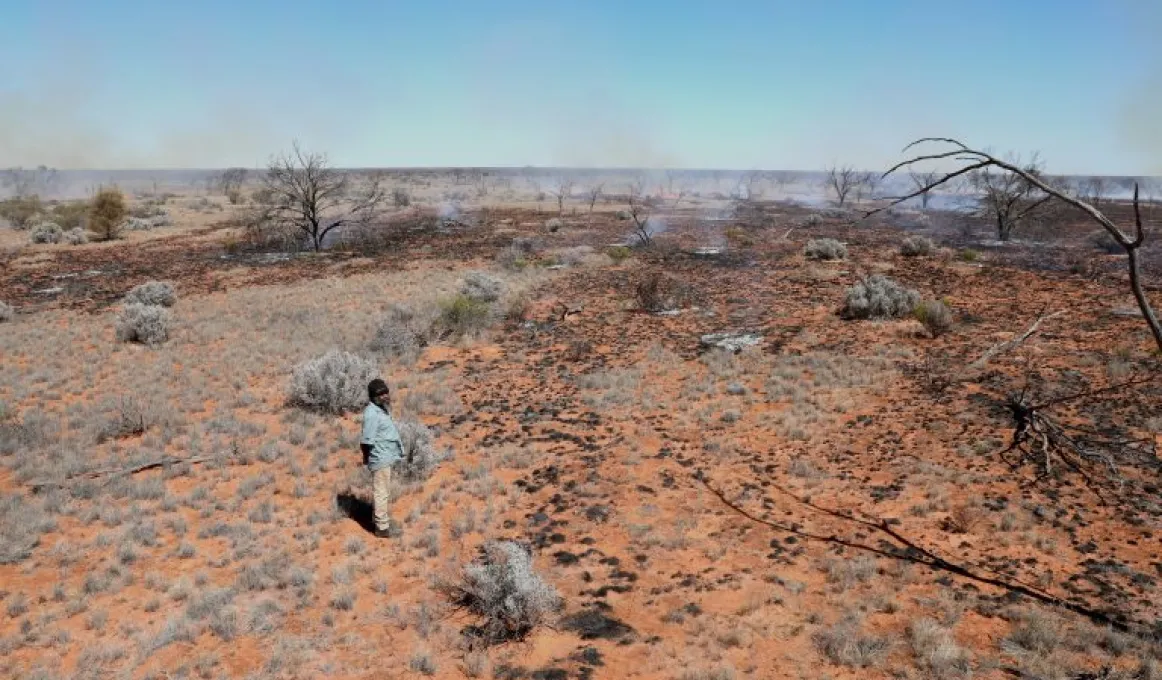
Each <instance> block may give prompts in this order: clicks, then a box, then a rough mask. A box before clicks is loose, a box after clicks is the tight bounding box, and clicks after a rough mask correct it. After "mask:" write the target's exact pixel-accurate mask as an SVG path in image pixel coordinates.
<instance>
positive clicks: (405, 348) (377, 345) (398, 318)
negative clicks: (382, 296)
mask: <svg viewBox="0 0 1162 680" xmlns="http://www.w3.org/2000/svg"><path fill="white" fill-rule="evenodd" d="M432 321H433V319H432V317H431V315H430V314H421V313H419V312H417V311H416V309H415V308H414V307H411V306H409V305H402V304H393V305H391V306H390V307H388V308H387V313H386V314H385V315H384V318H383V321H381V322H380V324H379V327H378V328H377V329H376V330H375V337H374V338H372V340H371V351H373V352H379V353H381V354H384V355H386V356H389V357H395V358H402V359H405V360H414V359H415V358H416V357H417V356H418V355H419V353H420V351H421V350H422V349H423V348H424V347H426V346H427V345H428V337H429V334H430V333H431V328H432Z"/></svg>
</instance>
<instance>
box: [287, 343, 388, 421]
mask: <svg viewBox="0 0 1162 680" xmlns="http://www.w3.org/2000/svg"><path fill="white" fill-rule="evenodd" d="M378 375H379V372H378V371H377V370H376V368H375V364H373V363H371V362H370V361H368V360H367V359H364V358H363V357H361V356H358V355H356V354H351V353H350V352H342V351H339V350H337V349H332V350H329V351H328V352H327V353H326V354H323V355H322V356H319V357H315V358H314V359H309V360H307V361H304V362H302V363H301V364H299V365H297V366H295V367H294V368H293V369H292V370H291V380H290V388H289V390H288V392H289V394H288V401H289V402H290V403H291V405H292V406H298V407H300V408H303V409H306V410H309V411H317V412H320V413H331V414H336V415H338V414H342V413H345V412H347V411H356V410H359V409H360V408H362V407H363V406H364V405H365V404H366V403H367V383H369V382H371V380H372V379H373V378H375V377H377V376H378Z"/></svg>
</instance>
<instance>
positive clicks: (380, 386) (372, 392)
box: [367, 378, 391, 400]
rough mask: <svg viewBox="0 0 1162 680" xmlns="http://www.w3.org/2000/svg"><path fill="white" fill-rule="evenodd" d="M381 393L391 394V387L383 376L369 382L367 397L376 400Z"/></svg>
mask: <svg viewBox="0 0 1162 680" xmlns="http://www.w3.org/2000/svg"><path fill="white" fill-rule="evenodd" d="M381 394H391V389H390V388H389V387H388V386H387V383H386V382H384V381H383V379H382V378H376V379H375V380H372V381H371V382H369V383H367V398H368V399H372V400H374V399H375V398H376V397H378V396H379V395H381Z"/></svg>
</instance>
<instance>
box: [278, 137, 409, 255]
mask: <svg viewBox="0 0 1162 680" xmlns="http://www.w3.org/2000/svg"><path fill="white" fill-rule="evenodd" d="M352 178H353V175H352V174H351V173H349V172H346V171H343V170H338V169H336V168H333V167H331V166H330V164H329V163H328V161H327V156H326V155H325V154H321V153H314V152H307V151H304V150H303V149H302V148H301V147H300V146H299V144H298V142H295V143H294V145H293V147H292V150H291V152H290V153H286V154H282V155H280V156H276V157H275V158H273V159H272V160H271V161H270V165H269V166H268V168H267V171H266V174H265V176H264V177H263V179H262V185H263V188H264V189H265V190H266V191H267V192H268V193H269V197H270V198H269V201H270V202H269V204H267V205H266V206H264V207H263V214H262V216H261V219H262V220H263V222H265V223H266V224H271V225H275V226H283V227H291V228H294V229H297V230H298V231H301V232H302V233H303V234H304V235H305V236H306V237H308V238H310V240H311V246H312V247H313V248H314V249H315V250H316V251H318V250H322V249H323V242H324V241H325V239H326V237H327V234H329V233H331V232H332V231H334V230H335V229H338V228H340V227H357V226H366V225H367V224H369V223H371V222H372V221H373V220H375V218H376V217H378V216H379V215H380V214H381V213H382V212H383V210H384V209H385V208H386V206H387V203H388V201H389V200H391V195H390V193H389V192H388V190H387V189H386V188H385V186H384V184H383V178H382V177H381V176H380V175H378V174H375V175H372V176H371V177H369V178H368V179H367V181H366V182H363V183H360V184H359V185H356V184H355V182H353V181H352Z"/></svg>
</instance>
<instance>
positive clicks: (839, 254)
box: [803, 238, 847, 260]
mask: <svg viewBox="0 0 1162 680" xmlns="http://www.w3.org/2000/svg"><path fill="white" fill-rule="evenodd" d="M803 254H804V255H806V256H807V257H808V259H812V260H842V259H844V258H846V257H847V246H845V245H843V244H842V243H840V242H839V241H836V240H835V239H833V238H817V239H811V240H810V241H808V242H807V247H806V248H804V249H803Z"/></svg>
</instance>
